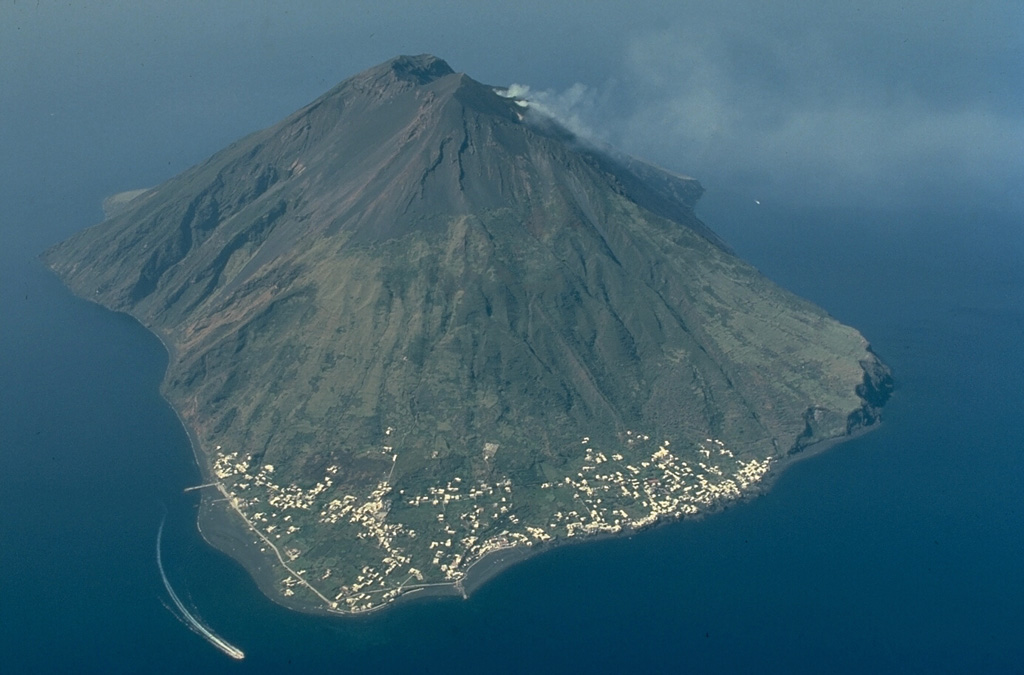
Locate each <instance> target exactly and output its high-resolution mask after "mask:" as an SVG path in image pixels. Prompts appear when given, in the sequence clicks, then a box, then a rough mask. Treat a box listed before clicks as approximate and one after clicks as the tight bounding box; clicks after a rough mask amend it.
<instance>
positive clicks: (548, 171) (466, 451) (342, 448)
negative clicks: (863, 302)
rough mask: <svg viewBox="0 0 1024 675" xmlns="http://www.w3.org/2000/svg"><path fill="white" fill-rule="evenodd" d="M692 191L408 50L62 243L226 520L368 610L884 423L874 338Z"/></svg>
mask: <svg viewBox="0 0 1024 675" xmlns="http://www.w3.org/2000/svg"><path fill="white" fill-rule="evenodd" d="M701 192H702V188H701V187H700V185H699V184H698V183H697V182H696V181H694V180H692V179H689V178H684V177H680V176H676V175H673V174H669V173H667V172H664V171H661V170H659V169H656V168H654V167H652V166H650V165H647V164H644V163H642V162H639V161H636V160H633V159H628V158H623V157H618V156H615V155H613V154H610V153H605V152H603V151H598V150H595V149H593V148H590V147H587V146H586V145H584V144H581V143H579V142H577V141H576V140H575V139H574V138H573V137H572V136H571V135H570V134H568V133H567V132H566V131H564V130H563V129H560V128H559V127H558V126H557V125H556V124H554V123H552V122H550V121H545V120H543V119H541V118H539V117H536V116H535V115H534V114H532V113H531V111H530V109H529V107H528V106H527V104H526V103H525V102H523V101H517V100H514V99H510V98H505V97H503V96H501V95H499V92H498V90H495V89H494V88H493V87H489V86H485V85H482V84H480V83H478V82H476V81H474V80H472V79H470V78H469V77H467V76H466V75H464V74H459V73H455V72H453V71H452V69H451V68H450V67H449V66H448V65H447V64H446V63H445V62H444V61H441V60H439V59H437V58H434V57H431V56H419V57H399V58H396V59H393V60H391V61H389V62H387V63H384V64H382V65H380V66H377V67H375V68H372V69H370V70H368V71H366V72H364V73H361V74H359V75H356V76H355V77H352V78H351V79H349V80H346V81H345V82H343V83H341V84H340V85H338V86H337V87H335V88H334V89H332V90H331V91H329V92H327V93H326V94H325V95H323V96H322V97H321V98H319V99H317V100H316V101H314V102H313V103H311V104H310V105H308V106H306V107H305V108H302V109H301V110H299V111H297V112H296V113H294V114H292V115H291V116H289V117H288V118H287V119H285V120H283V121H282V122H280V123H279V124H276V125H274V126H273V127H270V128H268V129H266V130H263V131H259V132H257V133H254V134H252V135H250V136H247V137H245V138H243V139H242V140H240V141H238V142H236V143H234V144H232V145H231V146H229V147H227V148H225V149H224V150H222V151H220V152H218V153H217V154H215V155H213V156H212V157H211V158H210V159H208V160H207V161H205V162H203V163H202V164H200V165H198V166H195V167H193V168H191V169H189V170H187V171H185V172H184V173H182V174H180V175H178V176H176V177H174V178H172V179H170V180H168V181H167V182H166V183H164V184H162V185H160V186H158V187H156V188H153V189H151V190H148V191H145V192H142V193H141V194H127V195H126V196H125V197H123V198H121V199H118V200H116V202H117V209H115V210H112V211H111V216H110V217H109V218H108V219H107V220H105V221H104V222H102V223H100V224H98V225H96V226H94V227H92V228H89V229H87V230H84V231H82V232H80V233H79V234H77V235H75V236H74V237H72V238H71V239H69V240H67V241H65V242H63V243H61V244H59V245H57V246H55V247H54V248H52V249H50V250H48V251H47V252H45V253H44V254H43V257H44V259H45V261H46V262H47V264H49V265H50V266H51V267H52V269H53V270H54V271H55V272H56V273H57V274H58V275H59V276H60V277H61V278H62V279H63V280H64V281H65V283H66V284H67V285H68V286H69V287H70V288H71V289H72V290H73V291H74V292H75V293H77V294H79V295H81V296H83V297H85V298H88V299H90V300H93V301H96V302H98V303H100V304H102V305H104V306H106V307H109V308H110V309H113V310H116V311H120V312H126V313H128V314H130V315H132V316H134V317H135V318H137V319H138V320H139V321H140V322H141V323H142V324H143V325H144V326H146V327H147V328H149V329H150V330H152V331H153V332H155V333H157V334H158V335H159V336H160V337H161V339H162V340H163V341H164V343H165V345H166V346H167V349H168V352H169V353H170V362H169V365H168V369H167V374H166V378H165V380H164V383H163V392H164V394H165V396H166V398H167V399H168V401H170V403H171V404H172V406H173V407H174V408H175V410H176V411H177V412H178V414H179V415H180V417H181V419H182V422H183V424H184V425H185V427H186V429H187V430H188V431H189V434H190V437H191V439H192V442H193V447H194V450H195V454H196V457H197V460H198V463H199V465H200V468H201V470H202V471H203V473H204V475H205V478H206V480H207V481H209V482H210V483H213V484H214V485H213V486H212V487H210V488H208V489H207V490H206V496H205V498H204V500H203V506H202V510H201V514H200V524H201V527H202V529H203V531H204V534H205V536H206V537H207V539H208V540H210V541H211V542H212V543H213V544H214V545H216V546H218V547H220V548H222V549H223V550H225V551H227V552H229V553H230V554H231V555H234V556H235V557H237V558H238V559H239V560H240V561H242V562H243V564H245V566H246V567H247V569H249V570H250V572H252V574H253V575H254V577H255V578H256V579H257V581H258V582H259V584H260V586H261V587H262V588H263V590H264V591H265V592H266V593H268V594H269V595H270V596H271V597H273V598H275V599H277V600H278V601H280V602H282V603H284V604H286V605H288V606H291V607H294V608H297V609H303V610H307V611H327V612H359V611H366V610H370V609H374V608H377V607H381V606H384V605H386V604H387V603H389V602H390V601H393V600H395V599H397V598H400V597H406V596H408V595H410V594H419V595H424V594H429V593H432V592H438V591H441V592H465V591H466V590H467V588H471V587H472V585H473V583H474V581H476V582H479V581H481V580H482V579H483V578H485V577H486V576H487V575H489V574H493V573H494V572H496V571H497V570H498V569H500V567H501V565H500V564H496V563H495V561H496V560H498V561H500V560H508V559H511V558H516V557H521V554H522V553H523V552H525V551H533V550H538V549H540V548H544V547H545V546H550V545H555V544H558V543H560V542H564V541H567V540H569V539H571V538H576V537H586V536H593V535H597V534H601V533H618V532H631V531H635V530H636V529H638V528H642V527H644V526H648V525H651V524H653V523H655V522H657V521H659V520H664V519H674V518H679V517H683V516H688V515H696V514H700V513H703V512H707V511H709V510H714V509H715V508H718V507H720V506H721V505H723V504H725V503H728V502H729V501H732V500H736V499H738V498H740V497H743V496H745V495H748V494H753V493H756V492H757V491H759V490H761V489H763V486H764V484H765V481H766V479H767V478H769V477H770V476H771V475H772V474H773V473H775V472H777V471H778V469H779V468H780V467H781V465H782V464H783V463H784V461H785V460H786V459H787V458H788V457H791V456H792V455H793V454H795V453H799V452H800V451H801V450H803V449H804V448H806V447H807V446H810V445H812V444H816V443H822V442H823V441H830V440H835V439H841V438H843V437H846V436H848V435H849V434H851V433H853V432H855V431H857V430H860V429H862V428H866V427H869V426H871V425H873V424H874V423H875V422H876V420H877V419H878V412H879V408H880V407H881V406H882V405H883V404H884V403H885V400H886V398H887V397H888V395H889V391H890V388H891V379H890V376H889V373H888V370H887V369H886V367H885V366H884V365H883V364H882V363H881V362H880V361H879V359H878V358H876V356H875V355H874V354H873V353H872V352H871V350H870V348H869V346H868V344H867V342H866V341H865V340H864V338H863V337H861V335H860V334H859V333H858V332H857V331H856V330H854V329H853V328H849V327H847V326H844V325H841V324H840V323H838V322H837V321H835V320H834V319H832V318H830V317H829V316H828V315H827V314H826V313H825V312H824V311H822V310H821V309H819V308H818V307H816V306H814V305H812V304H811V303H808V302H806V301H804V300H801V299H800V298H797V297H795V296H794V295H792V294H791V293H789V292H787V291H785V290H782V289H781V288H779V287H778V286H776V285H775V284H773V283H772V282H771V281H769V280H768V279H766V278H765V277H763V276H762V275H761V274H759V273H758V272H757V271H756V270H755V269H753V268H752V267H751V266H750V265H748V264H746V263H744V262H743V261H741V260H739V259H738V258H736V257H735V256H734V255H732V254H731V253H730V251H729V250H728V248H727V247H726V246H725V245H724V244H723V243H722V242H721V241H720V240H719V239H718V238H717V237H716V236H715V235H714V234H713V233H712V232H711V231H710V230H709V229H708V228H706V227H705V226H704V225H703V224H702V223H701V222H700V221H699V220H698V219H697V218H696V216H695V215H694V212H693V207H694V204H695V202H696V200H697V199H698V197H699V196H700V194H701ZM819 447H820V446H819ZM481 561H483V563H484V564H477V563H480V562H481ZM485 569H486V570H488V572H487V573H484V572H482V571H481V570H485ZM467 575H468V576H467ZM474 575H476V576H475V577H474Z"/></svg>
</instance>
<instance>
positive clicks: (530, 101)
mask: <svg viewBox="0 0 1024 675" xmlns="http://www.w3.org/2000/svg"><path fill="white" fill-rule="evenodd" d="M495 92H496V93H497V94H498V95H499V96H503V97H504V98H510V99H513V100H515V102H516V103H517V104H518V105H520V106H522V107H524V108H526V109H527V111H528V112H529V113H532V114H535V115H539V116H540V117H542V118H545V119H550V120H554V121H555V122H557V123H558V124H559V125H561V126H562V127H564V128H565V129H567V130H568V131H570V132H571V133H572V134H573V135H574V136H577V137H578V138H580V139H581V140H584V141H591V142H607V140H608V136H607V134H606V133H602V132H599V131H597V129H596V128H595V126H594V125H593V124H591V123H589V122H588V121H587V120H588V119H593V116H594V114H595V112H596V111H597V108H598V104H599V95H598V92H597V90H595V89H593V88H591V87H588V86H586V85H585V84H581V83H579V82H577V83H576V84H574V85H572V86H571V87H569V88H568V89H566V90H565V91H555V90H554V89H543V90H534V89H532V88H530V86H529V85H526V84H518V83H513V84H511V85H509V87H508V88H507V89H496V90H495Z"/></svg>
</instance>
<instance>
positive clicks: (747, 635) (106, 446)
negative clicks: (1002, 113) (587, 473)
mask: <svg viewBox="0 0 1024 675" xmlns="http://www.w3.org/2000/svg"><path fill="white" fill-rule="evenodd" d="M75 170H76V169H75V168H74V167H64V168H57V169H54V171H55V179H54V181H53V183H51V184H49V185H45V186H42V187H40V186H38V185H36V186H34V187H33V190H34V191H33V192H26V189H27V188H26V185H25V182H24V181H21V182H19V181H18V180H13V181H8V182H7V183H6V184H5V187H4V188H3V195H2V197H3V204H4V214H3V223H2V225H0V226H2V229H0V232H2V233H3V240H4V241H3V246H2V247H0V256H2V261H0V275H2V283H0V292H2V299H0V301H2V307H0V317H2V318H0V383H2V388H0V397H2V398H0V433H2V444H0V477H2V482H0V485H2V489H0V543H2V546H0V618H2V624H3V630H2V631H0V669H2V670H3V671H4V672H9V673H16V672H17V673H21V672H181V671H182V670H183V669H186V668H187V669H188V670H190V671H192V672H214V671H218V672H219V671H226V670H228V669H232V670H235V671H238V672H241V671H247V672H282V671H289V672H291V671H294V672H405V673H410V672H448V673H451V672H537V671H564V672H645V671H647V672H713V671H714V672H754V671H773V672H808V673H820V672H851V673H862V672H878V671H883V672H1011V671H1015V670H1018V669H1019V668H1020V667H1021V664H1022V663H1024V641H1022V640H1020V636H1021V635H1022V634H1024V573H1022V570H1024V500H1022V495H1024V430H1022V422H1024V375H1022V374H1024V348H1022V347H1021V338H1022V336H1024V264H1022V261H1024V236H1022V234H1021V231H1020V228H1019V223H1017V222H1015V221H1014V219H1012V218H1009V217H1007V216H1005V215H1002V214H1000V213H996V212H989V211H986V210H984V209H969V208H966V207H956V206H948V205H947V206H942V207H941V208H940V207H936V208H935V209H934V211H932V212H921V211H914V212H901V211H899V210H892V211H879V210H875V211H870V210H867V211H864V210H857V209H850V208H844V209H838V208H832V209H810V208H797V207H795V206H787V205H784V204H775V205H773V204H770V203H767V200H765V203H762V204H757V203H755V202H754V201H753V200H752V199H747V198H745V197H744V196H743V195H742V193H741V192H736V193H729V192H724V191H723V192H722V193H719V194H717V195H716V194H715V193H714V191H713V190H710V191H709V193H708V195H707V196H706V197H705V199H704V201H703V202H702V204H701V206H700V208H699V212H700V213H701V214H702V215H703V216H704V218H705V219H706V220H707V222H708V223H709V224H710V225H711V226H712V227H713V228H715V229H716V230H717V231H718V232H719V233H720V234H722V235H723V236H724V237H725V238H726V239H727V240H728V241H729V242H730V243H731V244H732V245H733V246H734V247H735V249H736V250H737V252H738V253H739V254H740V255H741V256H743V257H745V258H746V259H748V260H750V261H751V262H753V263H754V264H755V265H757V266H758V267H759V268H760V269H761V270H762V271H763V272H764V273H765V274H767V275H768V276H770V277H771V278H773V279H775V280H776V281H777V282H779V283H780V284H782V285H783V286H786V287H787V288H789V289H791V290H793V291H795V292H797V293H799V294H801V295H803V296H805V297H808V298H809V299H811V300H813V301H815V302H817V303H818V304H820V305H822V306H823V307H825V308H826V309H827V310H828V311H829V312H830V313H832V314H833V315H834V316H836V317H837V318H838V319H840V320H842V321H844V322H846V323H849V324H852V325H853V326H856V327H857V328H858V329H859V330H861V332H862V333H864V335H865V336H867V337H868V339H869V340H870V341H871V342H872V344H873V346H874V348H875V350H876V351H877V352H878V353H879V354H880V355H881V356H882V358H883V359H884V360H885V361H886V362H887V363H888V364H890V365H891V367H892V368H893V371H894V373H895V377H896V381H897V391H896V393H895V396H894V398H893V400H892V401H891V403H890V404H889V406H888V407H887V408H886V410H885V421H884V424H883V426H882V427H881V428H880V429H878V430H876V431H875V432H873V433H871V434H868V435H866V436H863V437H861V438H858V439H856V440H853V441H850V442H848V443H846V444H843V445H840V446H837V447H835V448H833V449H831V450H829V451H828V452H827V453H824V454H821V455H819V456H816V457H813V458H811V459H808V460H807V461H804V462H800V463H798V464H796V465H794V466H793V467H792V468H790V469H789V470H787V471H786V472H785V473H784V474H783V475H782V476H781V478H780V479H779V480H778V481H777V483H776V484H775V485H774V487H773V489H772V490H771V491H770V493H769V494H767V495H765V496H762V497H760V498H757V499H755V500H753V501H750V502H746V503H742V504H737V505H735V506H733V507H732V508H729V509H728V510H726V511H725V512H723V513H720V514H716V515H714V516H711V517H708V518H706V519H704V520H701V521H696V522H679V523H673V524H668V525H665V526H662V527H658V528H656V529H653V530H650V531H647V532H644V533H641V534H638V535H636V536H633V537H631V538H628V539H615V540H604V541H600V542H595V543H590V544H582V545H578V546H572V547H568V548H564V549H558V550H555V551H551V552H549V553H546V554H544V555H541V556H539V557H537V558H534V559H531V560H528V561H527V562H525V563H522V564H520V565H518V566H516V567H514V568H512V569H510V570H509V571H507V572H506V573H504V574H503V575H501V576H500V577H498V578H497V579H494V580H492V581H491V582H489V583H488V584H487V585H485V586H484V587H483V588H482V589H480V590H479V591H478V592H477V593H476V594H475V595H474V596H473V597H472V598H470V599H469V600H461V599H439V600H429V601H423V602H420V603H411V604H408V605H405V606H399V607H396V608H394V609H391V610H389V611H386V612H384V613H381V614H377V615H374V616H370V617H366V618H357V619H324V618H316V617H309V616H304V615H300V614H296V613H293V612H290V611H287V610H284V609H282V608H280V607H278V606H277V605H275V604H273V603H272V602H270V601H269V600H268V599H266V598H265V597H264V596H263V595H261V594H260V592H259V591H258V590H257V589H256V587H255V585H254V584H253V583H251V581H250V580H249V578H248V576H247V575H246V573H245V572H244V571H243V570H242V569H241V568H240V567H239V566H238V565H237V564H235V563H234V562H233V561H232V560H231V559H229V558H227V557H225V556H224V555H222V554H220V553H219V552H217V551H215V550H213V549H212V548H210V547H209V546H207V545H206V544H205V542H204V541H203V540H202V539H201V537H200V535H199V533H198V532H197V530H196V526H195V515H196V506H197V499H198V497H197V496H196V493H194V492H192V493H183V491H182V490H183V488H185V487H186V486H189V485H192V484H195V483H197V482H198V481H199V473H198V470H197V468H196V466H195V464H194V459H193V457H192V454H191V450H190V447H189V443H188V438H187V437H186V435H185V432H184V431H183V430H182V428H181V427H180V425H179V423H178V421H177V418H176V417H175V415H174V413H173V411H172V410H171V409H170V408H169V407H168V405H167V404H166V403H165V402H164V401H163V400H162V399H161V397H160V395H159V391H158V387H159V383H160V380H161V377H162V374H163V371H164V368H165V367H166V362H167V356H166V354H165V352H164V351H163V348H162V347H161V345H160V343H159V342H158V341H157V339H156V338H155V337H153V336H152V335H150V334H149V333H148V332H147V331H145V330H144V329H143V328H142V327H141V326H139V325H138V324H137V323H135V322H134V320H132V319H130V318H128V317H126V316H123V315H118V314H113V313H110V312H108V311H106V310H104V309H102V308H100V307H99V306H96V305H94V304H91V303H89V302H87V301H84V300H81V299H79V298H75V297H73V296H72V295H71V294H70V293H69V292H68V291H67V290H66V289H65V288H63V287H62V285H61V284H60V282H59V281H58V280H57V279H56V278H55V277H54V276H52V275H51V274H50V273H49V272H48V271H47V270H46V269H44V268H43V266H42V265H41V264H40V263H39V262H38V261H37V259H36V256H37V255H38V254H39V252H40V251H41V250H43V249H44V248H45V247H46V246H48V245H50V244H52V243H55V242H56V241H58V240H60V239H62V238H63V237H65V236H67V235H69V234H70V233H72V232H74V231H75V230H77V229H80V228H82V227H85V226H87V225H90V224H91V223H93V222H96V221H98V220H99V219H100V217H101V215H100V212H99V208H98V201H99V199H100V198H102V197H103V196H104V194H105V193H104V190H106V189H107V185H106V184H105V183H104V182H103V181H104V180H112V179H110V178H109V177H107V178H104V179H98V178H94V179H87V180H82V181H80V182H69V183H67V184H62V183H61V180H60V179H62V178H69V177H71V176H72V175H73V172H74V171H75ZM114 178H118V179H120V180H124V178H125V176H115V177H114ZM119 187H135V185H124V184H122V185H121V186H119ZM112 191H113V190H108V192H112ZM164 513H166V514H167V516H166V517H167V520H166V527H165V530H164V534H163V553H164V555H163V561H164V565H165V567H166V570H167V574H168V577H169V578H170V581H171V582H172V583H173V585H174V587H175V588H176V590H177V592H178V594H179V595H180V596H181V598H182V600H183V602H184V603H186V604H187V605H188V606H189V607H190V608H191V609H192V610H193V611H194V612H195V613H196V614H197V615H198V616H199V617H201V619H202V620H203V621H204V622H205V623H207V624H209V625H210V626H212V627H213V628H214V629H215V630H216V631H217V632H218V633H219V634H220V635H222V636H223V637H224V638H225V639H226V640H229V641H230V642H232V643H233V644H236V645H238V646H239V647H240V648H241V649H243V650H244V651H245V653H246V658H245V660H243V661H239V662H236V661H232V660H230V659H228V658H227V657H226V656H225V655H224V654H222V653H221V652H219V651H217V650H215V649H214V648H212V647H211V646H210V644H208V643H207V642H206V641H204V640H203V639H201V638H200V637H199V636H197V635H196V634H194V633H193V632H191V631H190V630H189V628H188V627H187V626H186V625H184V624H183V623H181V622H180V621H179V619H178V618H177V617H176V615H175V614H174V613H172V612H171V611H170V608H171V604H170V598H169V597H168V596H167V593H166V591H165V589H164V586H163V584H162V583H161V579H160V576H159V572H158V569H157V564H156V550H155V542H156V533H157V528H158V526H159V524H160V521H161V518H162V517H163V516H164ZM314 669H316V670H314Z"/></svg>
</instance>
